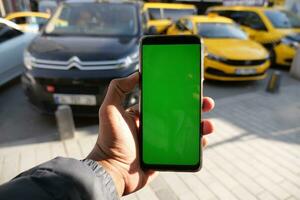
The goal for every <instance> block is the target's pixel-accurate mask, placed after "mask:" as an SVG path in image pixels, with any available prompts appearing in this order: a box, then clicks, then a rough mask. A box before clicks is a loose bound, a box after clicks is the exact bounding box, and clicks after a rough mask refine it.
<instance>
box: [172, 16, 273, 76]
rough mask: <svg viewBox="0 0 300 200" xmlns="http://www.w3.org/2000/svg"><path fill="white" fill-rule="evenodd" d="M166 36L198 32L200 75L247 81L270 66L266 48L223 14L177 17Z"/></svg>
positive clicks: (264, 74)
mask: <svg viewBox="0 0 300 200" xmlns="http://www.w3.org/2000/svg"><path fill="white" fill-rule="evenodd" d="M167 34H168V35H189V34H198V35H200V36H201V37H202V38H203V40H204V45H205V55H206V56H205V58H204V77H205V78H206V79H214V80H220V81H249V80H260V79H264V78H265V77H266V71H267V69H268V68H269V66H270V61H269V55H268V52H267V50H266V49H265V48H264V47H263V46H262V45H260V44H259V43H257V42H254V41H252V40H249V39H248V37H247V35H246V34H245V33H244V32H243V31H242V30H241V29H240V28H239V26H238V25H237V24H235V23H234V22H233V20H231V19H229V18H225V17H220V16H215V15H210V16H188V17H183V18H180V19H179V20H178V21H177V22H176V23H175V24H173V25H172V26H171V27H170V28H169V29H168V31H167Z"/></svg>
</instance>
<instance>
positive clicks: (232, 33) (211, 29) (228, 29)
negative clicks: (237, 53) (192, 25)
mask: <svg viewBox="0 0 300 200" xmlns="http://www.w3.org/2000/svg"><path fill="white" fill-rule="evenodd" d="M197 27H198V33H199V34H200V36H201V37H204V38H236V39H247V35H246V34H245V33H244V32H243V31H242V30H241V29H240V28H239V27H238V26H237V25H236V24H229V23H198V24H197Z"/></svg>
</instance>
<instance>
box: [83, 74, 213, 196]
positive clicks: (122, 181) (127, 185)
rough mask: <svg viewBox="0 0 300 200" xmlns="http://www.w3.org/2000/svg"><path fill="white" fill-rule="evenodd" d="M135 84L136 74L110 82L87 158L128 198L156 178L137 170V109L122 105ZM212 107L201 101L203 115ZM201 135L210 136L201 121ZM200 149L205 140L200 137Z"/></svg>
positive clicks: (206, 100) (205, 122) (206, 123)
mask: <svg viewBox="0 0 300 200" xmlns="http://www.w3.org/2000/svg"><path fill="white" fill-rule="evenodd" d="M138 83H139V74H138V73H134V74H132V75H131V76H129V77H126V78H122V79H114V80H112V81H111V83H110V85H109V88H108V92H107V94H106V97H105V99H104V102H103V104H102V106H101V108H100V111H99V124H100V133H99V135H98V139H97V142H96V145H95V147H94V149H93V150H92V152H91V153H90V154H89V155H88V157H87V158H89V159H93V160H95V161H97V162H99V163H100V164H101V165H102V166H103V167H104V169H105V170H106V171H107V172H108V173H109V174H110V175H111V176H112V178H113V180H114V183H115V185H116V188H117V190H118V193H119V195H120V196H122V195H123V194H124V195H125V194H130V193H132V192H134V191H137V190H139V189H141V188H142V187H144V186H145V185H146V184H147V183H149V182H150V181H151V180H152V179H153V178H154V177H155V175H156V174H157V172H155V171H151V170H146V171H145V170H143V169H142V168H141V166H140V160H139V159H140V157H139V145H138V129H139V108H138V105H136V106H133V107H131V108H129V109H127V110H125V109H124V106H123V101H124V99H125V97H126V94H128V93H129V92H131V91H132V90H133V89H134V88H135V86H137V85H138ZM213 107H214V101H213V100H212V99H211V98H208V97H204V98H203V108H202V111H203V112H209V111H210V110H212V109H213ZM201 123H202V127H203V130H202V132H203V135H207V134H209V133H212V132H213V125H212V123H211V122H210V121H209V120H203V121H202V122H201ZM202 145H203V147H205V146H206V145H207V140H206V138H205V137H202Z"/></svg>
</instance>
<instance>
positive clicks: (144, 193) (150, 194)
mask: <svg viewBox="0 0 300 200" xmlns="http://www.w3.org/2000/svg"><path fill="white" fill-rule="evenodd" d="M136 196H137V197H138V198H139V199H143V200H159V199H158V197H157V196H156V195H155V192H154V191H153V190H152V189H151V188H150V187H149V186H147V187H144V188H143V189H141V190H140V191H138V192H137V193H136Z"/></svg>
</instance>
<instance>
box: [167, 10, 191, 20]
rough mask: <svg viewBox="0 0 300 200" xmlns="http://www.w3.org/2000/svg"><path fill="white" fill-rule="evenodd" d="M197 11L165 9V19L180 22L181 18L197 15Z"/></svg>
mask: <svg viewBox="0 0 300 200" xmlns="http://www.w3.org/2000/svg"><path fill="white" fill-rule="evenodd" d="M195 14H196V10H195V9H163V18H165V19H171V20H173V21H176V20H178V19H179V18H181V17H184V16H189V15H195Z"/></svg>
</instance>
